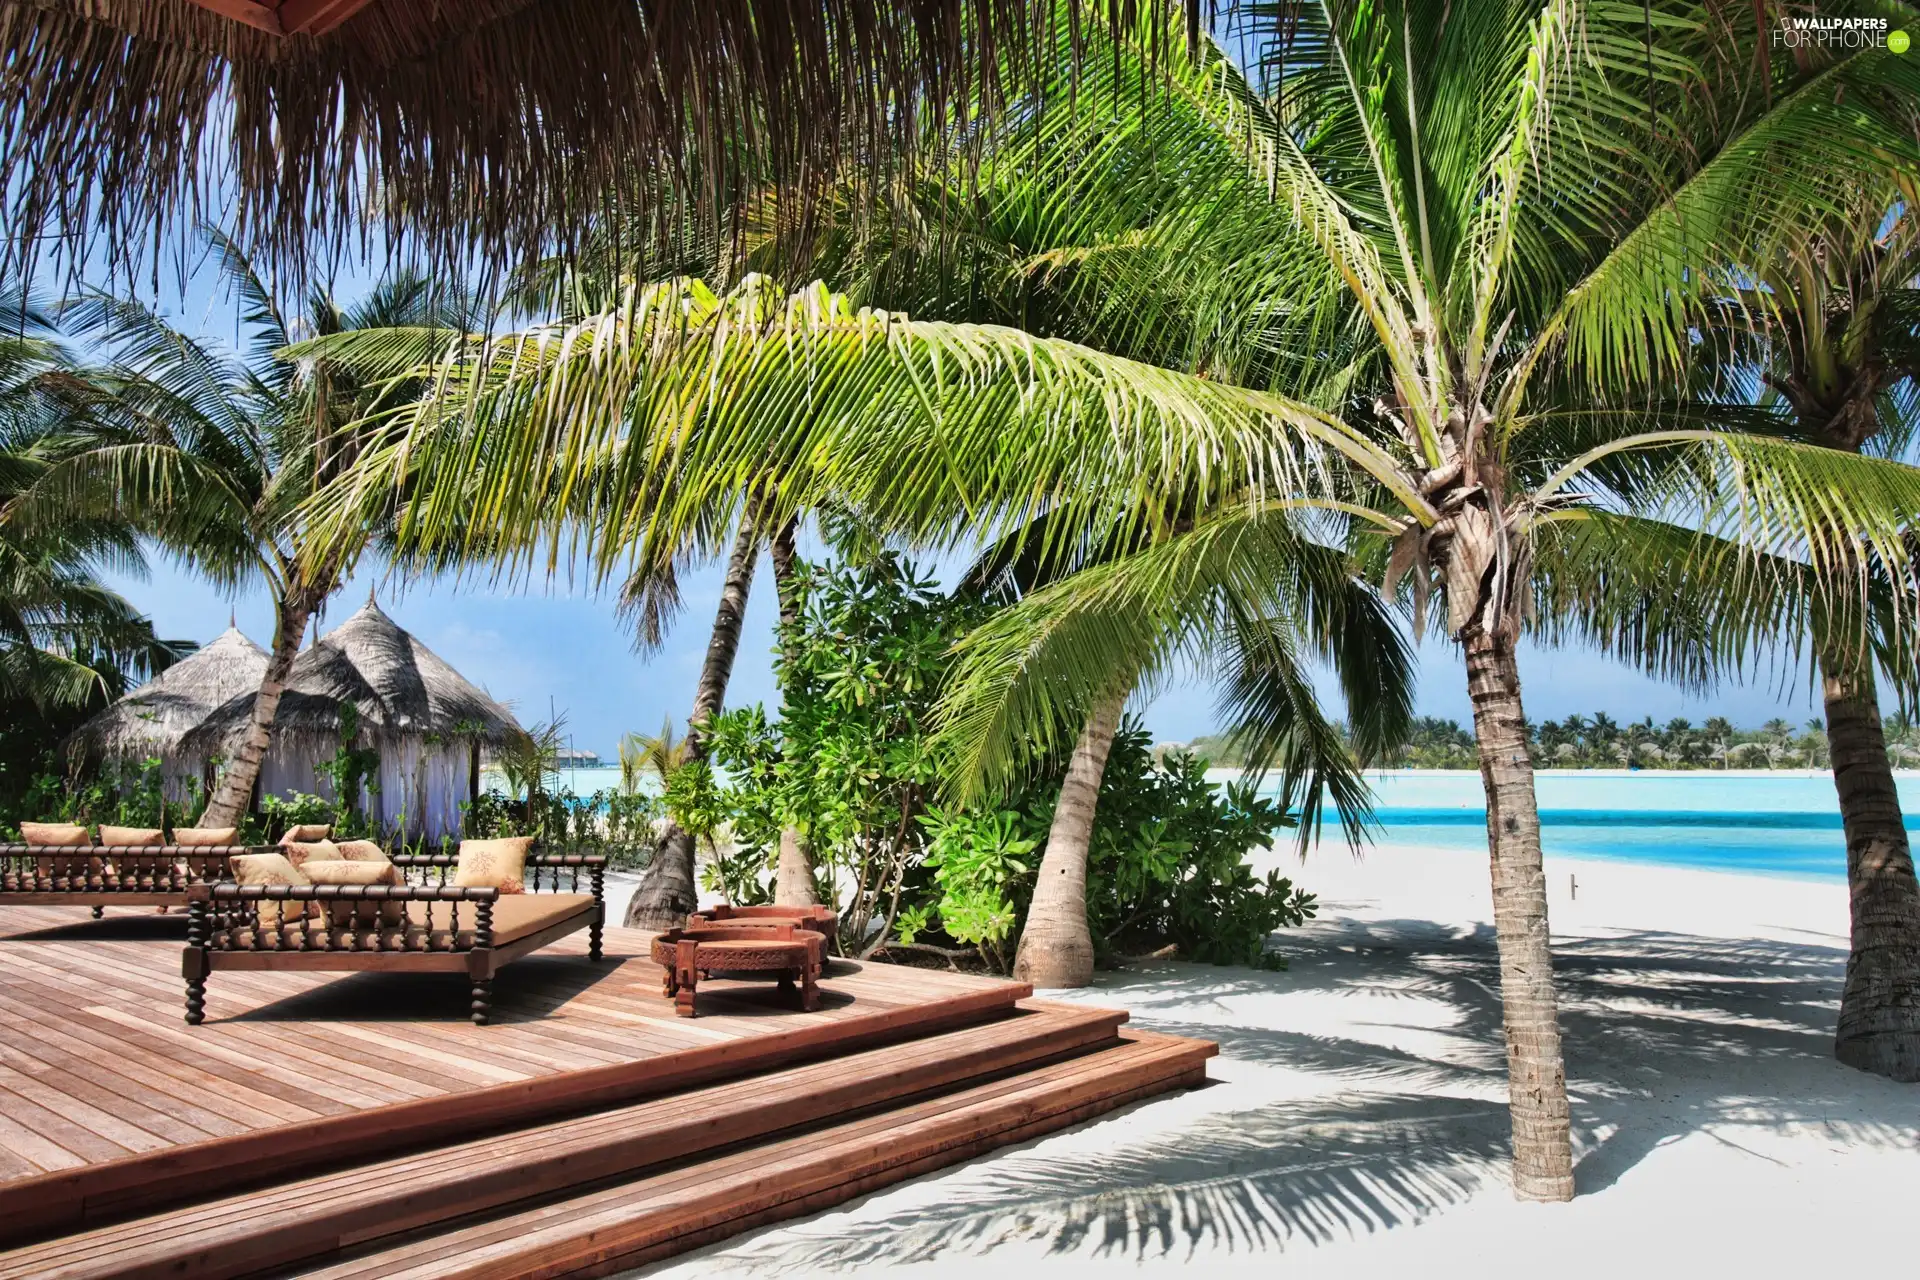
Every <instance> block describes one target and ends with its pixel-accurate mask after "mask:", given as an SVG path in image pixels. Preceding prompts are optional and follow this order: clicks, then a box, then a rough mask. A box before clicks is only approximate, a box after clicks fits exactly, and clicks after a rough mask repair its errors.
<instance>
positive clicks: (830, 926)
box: [687, 902, 840, 938]
mask: <svg viewBox="0 0 1920 1280" xmlns="http://www.w3.org/2000/svg"><path fill="white" fill-rule="evenodd" d="M784 922H791V923H793V924H796V925H798V926H800V927H801V928H802V929H812V930H813V931H814V932H815V933H820V934H825V935H826V936H827V937H829V938H831V937H832V936H833V933H834V930H836V929H838V928H839V927H840V918H839V917H838V916H836V915H834V913H833V909H832V908H831V907H822V906H817V905H816V906H809V907H773V906H761V907H732V906H728V905H727V904H726V903H724V902H723V903H721V904H720V905H719V906H717V907H709V908H707V909H706V910H705V911H696V912H694V913H693V914H692V915H690V916H688V917H687V924H688V926H689V927H699V926H703V925H716V924H752V925H758V924H780V923H784Z"/></svg>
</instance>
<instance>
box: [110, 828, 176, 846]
mask: <svg viewBox="0 0 1920 1280" xmlns="http://www.w3.org/2000/svg"><path fill="white" fill-rule="evenodd" d="M166 842H167V838H166V835H165V834H164V833H163V832H162V831H161V830H160V828H158V827H101V828H100V843H101V844H127V845H160V844H165V843H166Z"/></svg>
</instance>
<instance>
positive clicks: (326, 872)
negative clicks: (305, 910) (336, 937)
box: [300, 858, 402, 926]
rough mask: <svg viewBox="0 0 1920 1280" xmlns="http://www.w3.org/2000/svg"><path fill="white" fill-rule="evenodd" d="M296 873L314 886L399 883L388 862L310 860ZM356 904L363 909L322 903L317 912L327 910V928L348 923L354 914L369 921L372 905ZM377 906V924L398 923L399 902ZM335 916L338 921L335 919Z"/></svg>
mask: <svg viewBox="0 0 1920 1280" xmlns="http://www.w3.org/2000/svg"><path fill="white" fill-rule="evenodd" d="M300 872H301V874H302V875H304V876H306V877H307V879H309V880H311V881H313V882H314V883H315V884H391V885H398V884H400V883H402V881H401V879H400V870H399V868H397V867H395V866H394V865H393V864H392V863H391V862H346V861H341V860H334V861H331V862H322V861H320V860H319V859H317V858H313V859H309V860H308V861H306V862H305V863H303V864H301V867H300ZM360 905H361V906H364V907H366V908H367V910H365V911H355V910H354V909H353V906H354V904H351V903H341V902H338V901H336V902H332V903H327V904H323V905H322V908H321V909H322V910H327V909H328V908H331V911H330V913H329V915H328V916H327V923H328V925H329V926H336V925H344V924H347V923H348V921H349V920H350V919H351V918H352V917H354V916H356V915H358V916H364V917H365V918H366V919H369V920H371V919H372V918H373V911H372V908H373V906H374V904H373V903H370V902H369V903H362V904H360ZM379 907H380V922H381V923H382V924H399V923H400V919H401V911H400V904H399V903H397V902H382V903H380V904H379ZM336 916H337V917H340V918H339V919H336V918H335V917H336Z"/></svg>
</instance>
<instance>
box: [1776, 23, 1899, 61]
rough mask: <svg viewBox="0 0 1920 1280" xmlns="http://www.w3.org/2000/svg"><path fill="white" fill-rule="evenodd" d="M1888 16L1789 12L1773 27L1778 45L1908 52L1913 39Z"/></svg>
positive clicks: (1793, 47)
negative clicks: (1899, 29) (1830, 15)
mask: <svg viewBox="0 0 1920 1280" xmlns="http://www.w3.org/2000/svg"><path fill="white" fill-rule="evenodd" d="M1892 25H1893V24H1892V23H1890V22H1888V21H1887V20H1886V19H1885V18H1823V17H1820V16H1819V15H1817V14H1787V15H1785V16H1783V17H1782V18H1781V19H1780V22H1779V24H1778V25H1777V26H1775V27H1774V29H1773V47H1774V48H1776V49H1887V50H1891V51H1892V52H1894V53H1905V52H1906V51H1907V50H1908V49H1909V48H1910V47H1911V46H1912V43H1913V42H1912V40H1911V38H1910V37H1909V36H1908V35H1907V33H1906V32H1904V31H1894V30H1891V29H1890V28H1891V27H1892Z"/></svg>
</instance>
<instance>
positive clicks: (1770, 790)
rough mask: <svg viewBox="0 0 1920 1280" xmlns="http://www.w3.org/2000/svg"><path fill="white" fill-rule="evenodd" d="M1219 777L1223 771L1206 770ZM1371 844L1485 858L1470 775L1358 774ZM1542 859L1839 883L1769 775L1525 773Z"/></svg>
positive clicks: (1828, 845) (577, 778) (1908, 804)
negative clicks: (1534, 802) (1535, 805)
mask: <svg viewBox="0 0 1920 1280" xmlns="http://www.w3.org/2000/svg"><path fill="white" fill-rule="evenodd" d="M1211 776H1213V777H1215V778H1230V777H1232V776H1233V773H1232V771H1231V770H1215V771H1214V772H1213V774H1212V775H1211ZM560 781H561V783H562V784H563V785H569V786H571V787H573V789H574V790H575V791H576V792H577V793H578V794H580V795H590V794H592V793H593V792H594V791H596V790H599V789H601V788H609V789H610V788H613V787H617V786H618V785H619V783H620V771H619V770H618V769H579V770H566V771H562V773H561V775H560ZM1368 782H1369V784H1370V785H1371V786H1372V788H1373V793H1374V799H1375V806H1376V807H1375V810H1374V815H1375V817H1376V818H1377V819H1378V820H1379V822H1380V825H1381V831H1380V832H1379V834H1378V835H1377V837H1376V839H1378V840H1379V841H1381V842H1382V843H1392V844H1416V845H1429V846H1439V847H1442V848H1458V849H1485V848H1486V846H1487V813H1486V805H1485V801H1484V800H1483V798H1482V796H1481V793H1480V775H1479V774H1477V773H1466V772H1442V771H1438V770H1415V769H1407V770H1395V771H1390V772H1384V773H1375V774H1370V775H1368ZM1536 785H1537V787H1538V788H1539V799H1540V819H1541V838H1542V840H1543V842H1544V843H1545V845H1546V848H1547V851H1548V852H1549V853H1556V854H1562V855H1565V856H1567V857H1573V858H1602V859H1614V860H1619V861H1625V862H1653V863H1662V864H1665V865H1667V866H1675V867H1694V868H1698V869H1701V870H1708V871H1737V872H1745V873H1748V874H1754V875H1772V876H1793V877H1802V878H1806V877H1811V878H1814V879H1821V880H1828V879H1845V878H1846V874H1847V851H1846V841H1845V837H1844V835H1843V833H1842V831H1841V827H1840V805H1839V802H1838V801H1837V800H1836V799H1835V797H1834V793H1833V778H1832V777H1831V775H1829V774H1826V773H1815V772H1811V771H1798V770H1796V771H1787V770H1775V771H1773V772H1766V773H1761V772H1748V773H1738V772H1735V773H1719V772H1714V771H1710V770H1699V771H1695V772H1685V773H1657V772H1648V771H1644V770H1633V771H1629V770H1624V769H1579V770H1560V771H1548V772H1543V773H1540V774H1538V775H1536ZM1898 785H1899V788H1900V800H1901V806H1902V808H1903V809H1904V810H1905V811H1906V813H1907V815H1908V825H1909V827H1911V828H1915V829H1916V833H1917V834H1920V823H1917V822H1916V818H1917V817H1920V774H1915V773H1907V774H1901V775H1899V780H1898Z"/></svg>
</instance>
